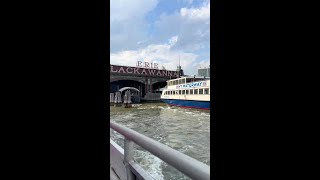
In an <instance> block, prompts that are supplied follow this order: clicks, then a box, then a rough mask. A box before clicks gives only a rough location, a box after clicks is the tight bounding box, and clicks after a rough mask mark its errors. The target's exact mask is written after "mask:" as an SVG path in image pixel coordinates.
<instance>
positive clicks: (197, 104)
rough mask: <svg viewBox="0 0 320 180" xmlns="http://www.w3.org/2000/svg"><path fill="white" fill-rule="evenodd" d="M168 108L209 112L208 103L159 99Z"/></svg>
mask: <svg viewBox="0 0 320 180" xmlns="http://www.w3.org/2000/svg"><path fill="white" fill-rule="evenodd" d="M161 100H162V101H163V102H165V103H167V104H168V105H170V106H178V107H184V108H195V109H206V110H210V101H193V100H180V99H161Z"/></svg>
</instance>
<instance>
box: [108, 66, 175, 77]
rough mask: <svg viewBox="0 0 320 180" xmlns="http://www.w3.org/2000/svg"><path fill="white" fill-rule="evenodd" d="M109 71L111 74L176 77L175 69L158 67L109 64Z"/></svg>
mask: <svg viewBox="0 0 320 180" xmlns="http://www.w3.org/2000/svg"><path fill="white" fill-rule="evenodd" d="M110 73H112V74H126V75H137V76H158V77H168V78H169V77H171V78H175V77H178V72H177V71H167V70H159V69H147V68H138V67H130V66H117V65H110Z"/></svg>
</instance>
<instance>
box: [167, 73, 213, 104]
mask: <svg viewBox="0 0 320 180" xmlns="http://www.w3.org/2000/svg"><path fill="white" fill-rule="evenodd" d="M161 100H162V101H163V102H165V103H167V104H168V105H170V106H178V107H185V108H196V109H207V110H209V109H210V78H205V77H181V78H177V79H172V80H168V81H167V86H166V87H165V89H164V90H163V91H162V94H161Z"/></svg>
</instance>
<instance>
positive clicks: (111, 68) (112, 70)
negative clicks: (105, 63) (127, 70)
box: [110, 66, 118, 72]
mask: <svg viewBox="0 0 320 180" xmlns="http://www.w3.org/2000/svg"><path fill="white" fill-rule="evenodd" d="M110 68H111V70H110V71H111V72H118V71H117V70H113V66H111V67H110Z"/></svg>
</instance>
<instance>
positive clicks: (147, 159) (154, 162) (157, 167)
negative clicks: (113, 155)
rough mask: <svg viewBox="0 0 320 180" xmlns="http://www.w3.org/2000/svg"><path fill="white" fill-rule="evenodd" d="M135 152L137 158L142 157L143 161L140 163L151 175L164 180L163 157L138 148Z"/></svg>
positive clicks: (158, 179)
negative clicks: (160, 157)
mask: <svg viewBox="0 0 320 180" xmlns="http://www.w3.org/2000/svg"><path fill="white" fill-rule="evenodd" d="M135 152H136V155H135V156H136V157H137V158H142V161H141V162H138V163H139V165H140V166H141V167H142V168H143V169H145V170H146V171H147V172H148V173H149V174H150V176H152V177H153V178H154V179H156V180H164V176H163V174H162V168H161V165H162V163H163V161H162V160H161V159H159V158H158V157H156V156H154V155H152V154H151V153H149V152H147V151H141V150H137V149H136V151H135Z"/></svg>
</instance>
